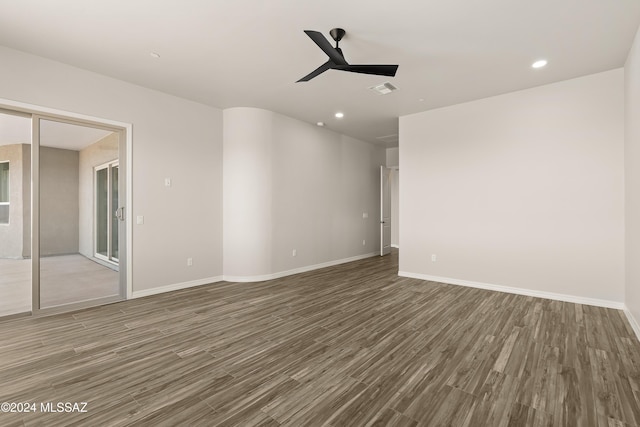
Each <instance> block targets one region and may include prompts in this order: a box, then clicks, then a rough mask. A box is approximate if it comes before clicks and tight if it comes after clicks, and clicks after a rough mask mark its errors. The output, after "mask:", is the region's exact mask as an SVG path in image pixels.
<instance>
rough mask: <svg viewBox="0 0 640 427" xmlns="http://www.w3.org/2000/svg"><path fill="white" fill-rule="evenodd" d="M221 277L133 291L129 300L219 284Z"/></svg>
mask: <svg viewBox="0 0 640 427" xmlns="http://www.w3.org/2000/svg"><path fill="white" fill-rule="evenodd" d="M222 280H223V279H222V276H216V277H208V278H206V279H198V280H192V281H190V282H182V283H174V284H173V285H167V286H159V287H157V288H151V289H143V290H141V291H133V292H132V293H131V298H132V299H133V298H142V297H148V296H149V295H156V294H162V293H165V292H171V291H179V290H181V289H187V288H193V287H194V286H202V285H208V284H209V283H215V282H221V281H222Z"/></svg>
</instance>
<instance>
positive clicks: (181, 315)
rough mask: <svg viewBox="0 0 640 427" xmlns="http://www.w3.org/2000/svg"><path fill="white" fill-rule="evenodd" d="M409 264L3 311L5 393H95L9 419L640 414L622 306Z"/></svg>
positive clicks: (492, 420) (112, 421)
mask: <svg viewBox="0 0 640 427" xmlns="http://www.w3.org/2000/svg"><path fill="white" fill-rule="evenodd" d="M396 271H397V254H395V253H394V254H393V255H392V256H387V257H384V258H379V257H376V258H371V259H367V260H363V261H358V262H354V263H349V264H344V265H341V266H336V267H331V268H327V269H323V270H317V271H313V272H309V273H304V274H300V275H296V276H290V277H286V278H282V279H278V280H273V281H269V282H262V283H250V284H238V283H225V282H222V283H217V284H212V285H208V286H201V287H198V288H192V289H187V290H183V291H178V292H172V293H167V294H162V295H156V296H152V297H147V298H143V299H137V300H131V301H125V302H121V303H116V304H112V305H108V306H103V307H97V308H92V309H87V310H84V311H80V312H76V313H72V314H65V315H57V316H52V317H48V318H38V319H33V318H24V319H16V320H13V321H9V322H4V323H0V402H36V403H37V404H38V405H40V403H42V402H52V403H54V404H55V403H57V402H88V404H87V408H86V409H87V411H88V412H87V413H41V412H37V413H27V414H7V413H0V425H2V426H22V425H25V426H36V425H45V426H57V425H60V426H72V425H88V426H107V425H108V426H111V425H113V426H124V425H149V426H174V425H203V426H213V425H221V426H236V425H239V426H279V425H283V426H321V425H330V426H386V425H389V426H418V425H424V426H446V425H451V426H473V427H475V426H609V427H610V426H637V425H640V404H639V398H640V343H639V342H638V341H637V339H636V338H635V336H634V335H633V331H632V330H631V327H630V326H629V324H628V323H627V321H626V319H625V317H624V314H623V313H622V312H620V311H618V310H611V309H604V308H598V307H591V306H585V305H578V304H570V303H563V302H557V301H550V300H544V299H538V298H533V297H526V296H519V295H511V294H505V293H497V292H490V291H484V290H479V289H472V288H465V287H460V286H453V285H444V284H438V283H434V282H425V281H420V280H415V279H406V278H399V277H397V276H396V274H395V272H396ZM38 409H39V406H38Z"/></svg>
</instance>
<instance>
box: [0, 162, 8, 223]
mask: <svg viewBox="0 0 640 427" xmlns="http://www.w3.org/2000/svg"><path fill="white" fill-rule="evenodd" d="M0 224H9V162H2V163H0Z"/></svg>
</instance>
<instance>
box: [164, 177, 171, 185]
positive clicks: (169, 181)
mask: <svg viewBox="0 0 640 427" xmlns="http://www.w3.org/2000/svg"><path fill="white" fill-rule="evenodd" d="M164 186H165V187H171V178H165V179H164Z"/></svg>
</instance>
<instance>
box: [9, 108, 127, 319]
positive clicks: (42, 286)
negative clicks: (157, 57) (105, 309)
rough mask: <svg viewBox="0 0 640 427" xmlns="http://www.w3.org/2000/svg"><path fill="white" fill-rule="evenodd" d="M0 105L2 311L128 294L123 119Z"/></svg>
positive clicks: (68, 306)
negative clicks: (13, 130)
mask: <svg viewBox="0 0 640 427" xmlns="http://www.w3.org/2000/svg"><path fill="white" fill-rule="evenodd" d="M0 107H3V108H6V109H2V110H0V125H1V126H0V130H1V129H7V127H6V126H4V124H6V123H9V122H10V121H11V120H12V119H11V118H13V121H14V122H16V119H15V117H19V118H20V124H21V125H22V127H21V130H22V132H21V133H19V135H20V136H19V139H18V140H11V139H10V138H8V137H7V135H3V133H2V132H0V163H3V164H4V163H6V167H5V166H3V167H2V171H0V172H2V173H1V174H0V181H1V182H0V186H2V188H4V187H6V188H5V190H6V191H5V190H2V189H0V192H1V193H2V194H1V196H2V199H3V200H4V199H7V201H6V202H3V206H8V209H4V210H3V212H0V213H2V217H1V218H0V220H2V221H0V249H2V250H0V270H2V274H0V276H1V277H0V317H6V316H11V315H24V314H29V313H31V314H32V315H45V314H53V313H58V312H64V311H71V310H77V309H80V308H84V307H88V306H94V305H101V304H104V303H110V302H113V301H119V300H123V299H126V296H127V290H128V288H127V285H128V281H129V278H128V275H127V271H128V269H127V253H128V250H127V241H128V239H127V229H128V227H127V223H126V220H125V215H124V211H125V209H124V207H125V206H124V201H126V200H128V199H127V187H128V186H129V183H128V180H127V173H126V160H127V155H126V154H127V130H128V128H127V127H124V126H118V125H114V124H112V123H108V122H104V123H103V122H100V121H98V120H95V121H94V120H89V119H85V118H84V117H83V118H78V117H64V116H59V115H54V114H42V113H41V112H39V111H36V110H35V109H29V108H24V107H23V106H22V105H20V106H19V107H18V108H19V109H16V110H13V109H11V108H7V106H6V104H4V105H2V104H0ZM9 107H10V106H9ZM8 117H9V118H8ZM16 138H18V137H16ZM5 157H6V159H5ZM3 160H4V161H3ZM103 176H104V179H102V177H103ZM100 179H102V181H100V182H99V180H100ZM99 190H100V191H102V193H99ZM5 211H6V212H5ZM98 211H100V213H98ZM5 213H6V215H4V214H5ZM5 216H6V217H7V218H4V217H5ZM4 219H6V221H5V220H4ZM5 223H6V224H5ZM2 225H5V227H1V226H2ZM5 252H6V253H5Z"/></svg>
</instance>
